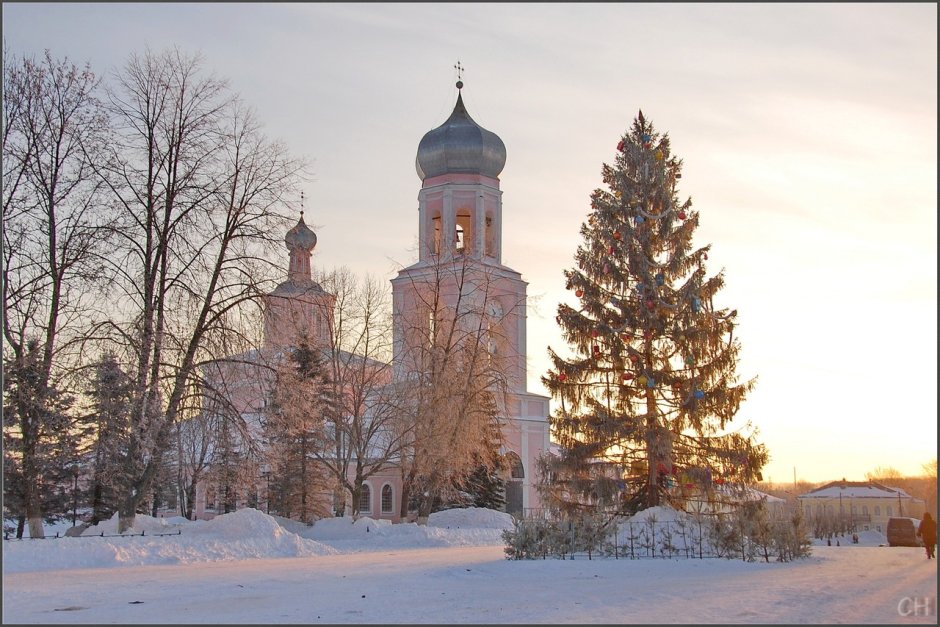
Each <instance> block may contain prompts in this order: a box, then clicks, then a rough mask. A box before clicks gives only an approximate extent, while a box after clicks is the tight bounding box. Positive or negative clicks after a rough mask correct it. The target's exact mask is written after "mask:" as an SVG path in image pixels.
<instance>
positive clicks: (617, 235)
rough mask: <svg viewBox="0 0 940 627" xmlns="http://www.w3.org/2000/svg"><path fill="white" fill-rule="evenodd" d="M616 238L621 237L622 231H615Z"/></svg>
mask: <svg viewBox="0 0 940 627" xmlns="http://www.w3.org/2000/svg"><path fill="white" fill-rule="evenodd" d="M614 239H617V240H619V239H620V231H614Z"/></svg>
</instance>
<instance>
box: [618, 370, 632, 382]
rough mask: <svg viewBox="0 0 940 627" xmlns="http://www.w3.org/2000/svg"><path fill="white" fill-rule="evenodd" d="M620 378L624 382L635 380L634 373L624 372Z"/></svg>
mask: <svg viewBox="0 0 940 627" xmlns="http://www.w3.org/2000/svg"><path fill="white" fill-rule="evenodd" d="M620 378H621V379H623V380H624V381H629V380H630V379H632V378H633V373H632V372H624V373H623V374H622V375H621V376H620Z"/></svg>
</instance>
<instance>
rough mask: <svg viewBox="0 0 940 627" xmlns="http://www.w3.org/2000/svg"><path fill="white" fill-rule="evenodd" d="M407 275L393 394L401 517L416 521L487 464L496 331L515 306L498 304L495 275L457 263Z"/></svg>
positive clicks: (498, 379) (494, 414) (497, 373)
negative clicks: (407, 299)
mask: <svg viewBox="0 0 940 627" xmlns="http://www.w3.org/2000/svg"><path fill="white" fill-rule="evenodd" d="M436 261H437V262H436V263H433V264H430V265H428V266H426V267H425V268H424V269H423V270H422V271H420V272H412V273H411V274H409V277H408V280H409V281H410V285H409V289H408V292H409V293H410V294H411V295H412V296H413V297H414V299H415V301H414V303H413V305H412V306H410V307H408V308H405V309H403V310H402V311H396V312H395V316H396V317H397V321H396V324H398V325H399V329H400V337H401V342H400V345H399V346H396V351H397V353H398V354H397V355H396V358H397V359H396V361H397V363H398V364H399V371H398V372H396V378H397V379H398V381H397V382H396V386H399V387H400V388H402V389H404V390H406V392H405V393H404V394H403V395H402V402H401V404H400V406H399V408H398V409H399V415H400V416H401V424H402V430H403V433H404V434H405V435H406V436H407V438H408V439H409V440H408V446H407V448H406V449H405V453H404V454H403V455H402V457H401V471H402V482H403V494H402V503H401V515H402V516H403V517H404V516H406V515H407V508H408V504H409V501H410V500H412V499H414V500H416V501H417V502H418V520H419V522H423V521H425V520H427V516H428V515H429V514H430V513H431V509H432V506H433V504H434V502H435V500H436V499H439V498H442V497H444V496H446V494H447V492H448V491H449V490H451V489H452V488H453V486H454V485H456V484H459V483H461V482H462V481H463V480H465V479H466V477H468V476H469V475H470V474H471V473H473V472H474V471H476V470H478V468H479V464H480V461H481V460H495V457H494V456H493V455H490V454H489V452H488V451H486V450H484V449H485V447H487V446H494V445H495V446H498V445H499V442H498V441H496V442H494V441H493V438H492V434H493V433H494V432H495V433H499V432H500V431H499V429H498V428H497V429H494V428H493V427H494V423H496V425H497V426H498V425H499V422H500V416H505V415H506V411H505V401H506V396H505V395H506V392H507V389H508V387H507V385H508V372H509V371H510V363H511V360H512V359H514V358H515V357H516V356H514V355H512V354H511V353H510V351H509V350H508V342H507V341H506V337H505V332H504V324H505V318H506V316H507V314H506V313H504V312H509V311H512V310H513V308H515V307H516V306H517V303H508V304H506V303H504V304H500V300H499V290H498V280H497V277H496V273H497V269H495V268H491V267H489V266H487V265H484V264H480V263H474V262H473V261H471V260H469V259H468V258H467V257H464V256H457V257H456V258H454V259H452V260H443V261H441V260H436ZM504 298H505V297H504Z"/></svg>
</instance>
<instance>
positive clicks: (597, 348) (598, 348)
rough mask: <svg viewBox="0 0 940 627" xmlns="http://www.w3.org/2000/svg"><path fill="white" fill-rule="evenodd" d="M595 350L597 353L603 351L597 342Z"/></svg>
mask: <svg viewBox="0 0 940 627" xmlns="http://www.w3.org/2000/svg"><path fill="white" fill-rule="evenodd" d="M594 352H595V353H599V352H601V347H600V346H598V345H597V344H595V345H594Z"/></svg>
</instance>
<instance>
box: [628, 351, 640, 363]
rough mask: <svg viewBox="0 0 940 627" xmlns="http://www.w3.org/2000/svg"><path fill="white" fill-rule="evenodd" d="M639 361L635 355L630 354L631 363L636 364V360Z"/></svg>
mask: <svg viewBox="0 0 940 627" xmlns="http://www.w3.org/2000/svg"><path fill="white" fill-rule="evenodd" d="M637 359H639V357H637V356H636V355H634V354H632V353H631V354H630V361H632V362H633V363H636V360H637Z"/></svg>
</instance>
